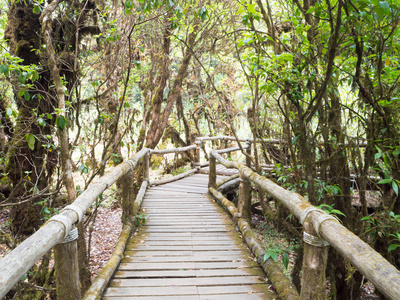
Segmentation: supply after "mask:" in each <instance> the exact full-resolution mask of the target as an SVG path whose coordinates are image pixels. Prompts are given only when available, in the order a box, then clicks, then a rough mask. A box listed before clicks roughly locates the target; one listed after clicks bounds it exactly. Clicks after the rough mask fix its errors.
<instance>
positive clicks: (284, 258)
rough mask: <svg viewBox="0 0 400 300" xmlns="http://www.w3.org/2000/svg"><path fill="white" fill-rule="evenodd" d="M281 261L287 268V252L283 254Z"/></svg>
mask: <svg viewBox="0 0 400 300" xmlns="http://www.w3.org/2000/svg"><path fill="white" fill-rule="evenodd" d="M282 262H283V265H284V266H285V268H286V269H287V268H288V266H289V254H288V253H285V254H283V256H282Z"/></svg>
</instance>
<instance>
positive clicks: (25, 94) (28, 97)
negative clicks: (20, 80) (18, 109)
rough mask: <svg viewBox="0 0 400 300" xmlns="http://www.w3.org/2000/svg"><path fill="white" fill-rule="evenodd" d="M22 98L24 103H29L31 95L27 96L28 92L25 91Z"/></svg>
mask: <svg viewBox="0 0 400 300" xmlns="http://www.w3.org/2000/svg"><path fill="white" fill-rule="evenodd" d="M24 98H25V100H26V101H29V99H31V95H29V93H28V91H25V93H24Z"/></svg>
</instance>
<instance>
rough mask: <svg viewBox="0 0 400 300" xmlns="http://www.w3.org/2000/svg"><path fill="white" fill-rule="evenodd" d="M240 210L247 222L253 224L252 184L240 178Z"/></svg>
mask: <svg viewBox="0 0 400 300" xmlns="http://www.w3.org/2000/svg"><path fill="white" fill-rule="evenodd" d="M238 210H239V213H240V214H241V215H242V218H244V219H245V220H246V221H247V222H249V223H250V222H251V183H250V182H249V181H248V180H247V178H245V177H243V176H240V183H239V201H238Z"/></svg>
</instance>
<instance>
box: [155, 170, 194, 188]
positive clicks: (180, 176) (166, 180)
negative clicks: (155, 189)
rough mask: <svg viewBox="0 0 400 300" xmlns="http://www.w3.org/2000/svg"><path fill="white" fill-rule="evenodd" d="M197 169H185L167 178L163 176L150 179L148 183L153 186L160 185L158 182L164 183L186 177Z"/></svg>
mask: <svg viewBox="0 0 400 300" xmlns="http://www.w3.org/2000/svg"><path fill="white" fill-rule="evenodd" d="M197 171H198V170H197V169H191V170H189V171H186V172H184V173H182V174H179V175H176V176H174V177H169V178H164V179H161V180H154V181H150V185H152V186H155V185H160V184H165V183H169V182H173V181H176V180H179V179H182V178H185V177H188V176H190V175H192V174H194V173H196V172H197Z"/></svg>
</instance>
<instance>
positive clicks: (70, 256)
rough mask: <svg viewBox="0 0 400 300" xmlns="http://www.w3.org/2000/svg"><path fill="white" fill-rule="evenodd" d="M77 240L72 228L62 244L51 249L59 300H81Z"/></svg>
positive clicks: (76, 231) (76, 233)
mask: <svg viewBox="0 0 400 300" xmlns="http://www.w3.org/2000/svg"><path fill="white" fill-rule="evenodd" d="M77 238H78V229H77V228H76V227H74V228H73V229H72V230H71V231H70V233H69V234H68V236H67V237H66V239H65V240H64V242H63V243H61V244H58V245H55V246H54V248H53V250H54V268H55V278H56V294H57V299H60V300H73V299H78V300H80V299H81V288H80V280H79V263H78V243H77ZM69 240H71V241H69Z"/></svg>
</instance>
